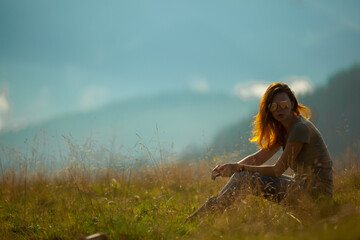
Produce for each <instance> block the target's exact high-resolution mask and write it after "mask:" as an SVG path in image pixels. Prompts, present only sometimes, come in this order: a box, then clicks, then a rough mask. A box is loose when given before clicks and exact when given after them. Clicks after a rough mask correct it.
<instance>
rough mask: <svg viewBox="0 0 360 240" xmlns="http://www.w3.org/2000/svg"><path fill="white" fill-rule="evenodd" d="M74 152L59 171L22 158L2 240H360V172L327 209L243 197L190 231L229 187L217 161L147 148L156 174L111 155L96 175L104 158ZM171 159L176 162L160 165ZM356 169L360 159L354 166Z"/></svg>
mask: <svg viewBox="0 0 360 240" xmlns="http://www.w3.org/2000/svg"><path fill="white" fill-rule="evenodd" d="M72 147H73V150H72V151H70V153H69V155H68V156H66V157H64V158H67V159H68V160H69V165H68V166H67V167H64V168H63V169H61V170H60V171H50V170H48V169H42V168H40V167H38V168H37V167H33V168H30V166H37V165H36V164H30V163H31V162H32V159H30V157H29V158H26V156H22V158H23V160H24V159H25V160H27V162H28V164H26V163H25V164H24V163H23V164H22V165H21V166H19V167H12V168H9V169H7V170H5V169H3V168H2V173H1V176H0V189H1V192H0V236H1V237H2V238H3V239H77V238H79V237H81V236H85V235H90V234H93V233H96V232H104V233H106V234H107V235H108V236H109V237H110V238H111V239H215V238H216V239H327V240H328V239H359V238H360V228H359V227H358V224H359V222H360V169H359V168H358V164H351V165H349V167H348V168H347V169H344V170H341V171H340V170H339V169H338V171H337V173H336V174H335V182H334V183H335V195H334V198H333V201H331V202H327V203H326V204H314V203H312V202H310V201H307V200H306V198H300V199H299V200H298V202H297V203H296V204H295V205H292V206H291V207H290V206H285V205H281V204H275V203H272V202H269V201H267V200H265V199H263V198H261V197H257V196H253V195H251V194H246V193H244V194H243V195H242V196H241V197H240V198H239V199H238V200H237V201H236V203H235V204H234V205H233V206H232V207H230V208H229V209H227V211H225V212H224V213H223V214H222V215H220V216H213V217H209V218H206V219H203V220H202V221H200V222H197V223H190V224H183V222H184V220H185V218H186V217H187V216H188V215H190V214H191V213H192V212H193V211H194V210H196V209H197V208H198V207H199V206H200V205H202V204H203V203H204V202H205V201H206V199H207V198H208V197H209V196H211V195H216V193H217V192H218V191H219V190H220V189H221V188H222V187H223V186H224V184H225V183H226V180H227V179H217V180H216V181H215V182H213V181H211V180H210V167H212V165H214V161H218V159H217V158H214V159H213V160H212V159H209V158H204V159H203V160H200V161H192V162H191V161H182V162H175V161H173V160H171V156H170V157H169V155H166V154H165V153H164V152H162V153H161V155H156V154H151V152H150V150H149V148H147V147H146V145H144V144H142V145H141V147H142V149H143V150H144V152H145V153H146V154H147V156H148V158H149V159H150V160H151V161H153V164H152V165H151V166H149V165H146V164H135V163H132V164H130V163H129V162H122V160H121V157H120V155H119V156H118V155H116V154H107V155H106V156H107V157H106V159H107V160H106V161H109V159H113V160H114V161H118V162H117V163H116V164H108V166H107V167H103V166H102V167H101V166H97V167H94V166H92V164H91V163H87V161H88V160H89V159H92V158H94V159H95V160H96V161H97V160H98V158H99V156H100V157H101V156H102V155H99V152H96V151H95V150H94V149H90V150H89V149H88V148H87V147H83V146H75V145H72ZM75 149H77V150H75ZM94 152H96V154H95V153H94ZM92 153H94V155H91V154H92ZM15 155H16V154H15ZM90 155H91V156H90ZM16 156H17V157H21V154H20V155H19V154H17V155H16ZM94 156H97V157H94ZM165 156H167V158H170V160H169V159H166V161H165V160H164V159H160V158H165ZM8 159H11V158H10V157H8ZM227 160H228V159H227ZM357 161H358V159H355V156H354V159H353V162H355V163H356V162H357ZM25 162H26V161H25ZM109 162H110V161H109ZM135 162H136V161H135Z"/></svg>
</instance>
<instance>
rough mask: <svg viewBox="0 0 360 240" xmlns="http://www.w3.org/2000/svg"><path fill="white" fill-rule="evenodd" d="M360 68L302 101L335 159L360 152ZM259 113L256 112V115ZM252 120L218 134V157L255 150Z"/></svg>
mask: <svg viewBox="0 0 360 240" xmlns="http://www.w3.org/2000/svg"><path fill="white" fill-rule="evenodd" d="M359 91H360V65H356V66H354V67H352V68H349V69H347V70H344V71H341V72H338V73H336V74H334V75H333V76H332V77H331V78H330V79H329V81H328V83H327V85H326V86H323V87H321V88H318V89H316V91H315V92H314V93H312V94H309V95H306V96H302V97H300V98H299V101H300V102H301V103H303V104H304V105H306V106H308V107H310V109H311V110H312V117H311V121H313V123H314V124H315V125H316V126H317V128H318V129H319V130H320V132H321V133H322V135H323V137H324V139H325V142H326V143H327V145H328V148H329V151H330V153H331V154H332V156H333V157H334V158H338V157H340V156H341V155H342V154H343V153H344V151H345V150H346V149H351V150H352V151H355V152H359V149H360V145H359V144H360V142H359V141H360V127H359V122H360V112H359V109H360V95H359ZM255 113H256V111H255V110H254V115H255ZM252 121H253V119H252V117H248V118H246V119H243V120H241V121H239V122H238V123H235V124H232V125H230V126H228V127H227V128H224V130H222V131H220V132H218V134H217V135H216V137H215V138H214V142H213V144H212V146H213V149H214V150H215V152H216V153H217V154H222V153H224V152H234V151H239V152H240V154H242V155H246V154H249V153H252V152H253V151H254V150H255V149H256V146H255V145H253V144H249V141H248V139H249V138H250V132H251V122H252Z"/></svg>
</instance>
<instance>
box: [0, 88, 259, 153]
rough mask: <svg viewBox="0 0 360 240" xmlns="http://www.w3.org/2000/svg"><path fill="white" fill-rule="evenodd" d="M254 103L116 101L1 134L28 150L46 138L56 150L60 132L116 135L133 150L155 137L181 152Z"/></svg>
mask: <svg viewBox="0 0 360 240" xmlns="http://www.w3.org/2000/svg"><path fill="white" fill-rule="evenodd" d="M253 107H254V106H253V105H251V104H248V103H246V102H244V101H241V100H240V99H238V98H236V97H233V96H228V95H225V94H198V93H192V92H175V93H164V94H159V95H156V96H144V97H139V98H135V99H132V100H127V101H122V102H117V103H113V104H110V105H107V106H105V107H103V108H101V109H98V110H96V111H91V112H87V113H75V114H72V115H67V116H63V117H59V118H56V119H53V120H51V121H48V122H45V123H42V124H38V125H34V126H29V127H27V128H26V129H23V130H20V131H18V132H8V133H4V134H2V135H0V143H1V144H3V145H5V146H9V147H22V148H26V146H25V145H26V144H24V141H25V142H27V144H28V143H29V142H32V143H31V144H32V145H34V144H35V142H37V143H39V142H40V143H41V142H42V143H46V145H47V146H49V148H50V149H51V150H50V151H57V150H56V149H55V150H54V149H53V148H59V147H60V148H62V144H63V143H64V139H63V138H62V137H61V136H62V135H64V136H71V137H72V138H74V139H76V140H78V141H81V140H82V139H85V138H89V137H91V138H92V139H94V140H96V141H97V142H98V143H99V144H103V143H105V144H106V143H108V142H109V141H111V139H114V138H116V143H115V144H116V146H122V149H123V150H126V149H129V148H132V147H133V146H134V145H135V144H136V143H137V142H139V141H144V142H145V143H147V144H149V145H151V140H155V141H160V142H161V144H164V147H169V146H171V147H172V148H173V150H174V151H181V150H183V149H185V148H186V147H187V146H194V145H195V146H201V145H202V144H204V143H207V144H210V142H211V141H212V139H213V137H214V136H215V133H216V132H218V131H219V130H220V129H222V128H223V127H225V126H227V125H229V124H230V123H233V122H236V121H238V120H239V119H241V118H244V117H245V116H247V115H248V113H249V112H250V110H251V109H252V108H253ZM140 137H141V139H142V140H141V139H140ZM26 139H27V140H26ZM59 144H60V146H59ZM155 145H156V146H157V144H155ZM40 148H41V149H42V148H43V147H41V146H40Z"/></svg>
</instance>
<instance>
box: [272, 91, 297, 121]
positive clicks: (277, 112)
mask: <svg viewBox="0 0 360 240" xmlns="http://www.w3.org/2000/svg"><path fill="white" fill-rule="evenodd" d="M271 104H272V108H270V110H271V114H272V116H273V117H274V118H275V119H276V120H277V121H279V122H283V121H286V120H288V119H290V118H291V117H292V116H293V111H292V103H291V102H290V98H289V96H288V95H287V93H278V94H276V95H275V96H274V98H273V101H272V103H270V105H271Z"/></svg>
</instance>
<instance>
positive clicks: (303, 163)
mask: <svg viewBox="0 0 360 240" xmlns="http://www.w3.org/2000/svg"><path fill="white" fill-rule="evenodd" d="M291 142H301V143H304V145H303V147H302V149H301V150H300V152H299V154H298V156H297V157H296V159H295V160H294V161H293V162H292V163H291V165H290V168H291V169H292V170H293V171H294V173H295V183H298V184H305V186H306V187H307V188H309V190H310V191H316V192H320V193H324V194H327V195H329V196H332V195H333V192H334V190H333V189H334V186H333V169H332V161H331V158H330V154H329V151H328V149H327V147H326V145H325V142H324V140H323V138H322V136H321V134H320V132H319V130H318V129H317V128H316V127H315V126H314V124H313V123H312V122H310V121H309V120H307V119H305V118H303V117H302V116H298V117H297V118H296V120H295V122H294V124H293V126H292V127H291V129H290V130H289V132H288V133H287V134H286V135H285V145H284V146H283V148H285V146H286V143H291Z"/></svg>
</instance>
